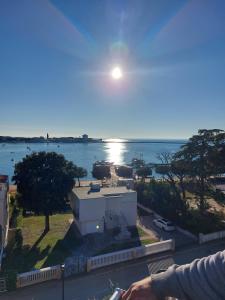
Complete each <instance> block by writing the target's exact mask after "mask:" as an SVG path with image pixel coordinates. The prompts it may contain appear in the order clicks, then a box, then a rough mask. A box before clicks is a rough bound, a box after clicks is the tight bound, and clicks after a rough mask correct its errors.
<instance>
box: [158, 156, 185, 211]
mask: <svg viewBox="0 0 225 300" xmlns="http://www.w3.org/2000/svg"><path fill="white" fill-rule="evenodd" d="M158 159H159V160H160V161H161V164H160V165H157V166H156V168H155V171H156V173H158V174H161V175H163V177H164V178H165V180H166V181H167V182H168V183H169V185H170V186H171V188H172V190H173V193H174V195H175V196H176V199H177V200H176V203H178V202H179V201H180V203H179V207H180V208H182V213H183V214H186V212H187V209H188V204H187V201H186V192H185V177H186V176H187V174H188V170H189V166H188V164H187V163H186V162H185V161H183V160H181V159H180V160H175V158H174V155H172V154H171V153H168V152H164V153H161V154H159V155H158ZM181 195H182V197H181Z"/></svg>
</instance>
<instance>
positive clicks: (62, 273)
mask: <svg viewBox="0 0 225 300" xmlns="http://www.w3.org/2000/svg"><path fill="white" fill-rule="evenodd" d="M60 268H61V279H62V300H64V271H65V265H64V264H63V265H60Z"/></svg>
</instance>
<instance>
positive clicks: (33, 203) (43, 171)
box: [13, 152, 77, 232]
mask: <svg viewBox="0 0 225 300" xmlns="http://www.w3.org/2000/svg"><path fill="white" fill-rule="evenodd" d="M76 171H77V167H76V166H75V165H74V164H73V163H72V162H70V161H67V160H66V159H65V158H64V156H63V155H61V154H57V153H55V152H38V153H36V152H34V153H32V154H31V155H27V156H26V157H25V158H24V159H23V160H22V161H21V162H19V163H17V164H16V166H15V171H14V176H13V181H14V182H15V184H16V185H17V190H18V192H19V199H18V204H19V206H20V207H22V208H23V209H24V210H30V211H33V212H34V213H35V214H43V215H44V216H45V232H47V231H49V229H50V227H49V216H50V215H52V214H53V213H54V212H58V211H62V210H64V208H65V201H66V199H67V197H68V194H69V192H71V190H72V188H73V187H74V183H75V182H74V178H75V176H76Z"/></svg>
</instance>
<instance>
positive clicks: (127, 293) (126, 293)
mask: <svg viewBox="0 0 225 300" xmlns="http://www.w3.org/2000/svg"><path fill="white" fill-rule="evenodd" d="M131 291H132V287H131V286H130V287H129V289H128V290H127V291H125V292H124V294H122V300H127V299H128V297H129V296H130V294H131Z"/></svg>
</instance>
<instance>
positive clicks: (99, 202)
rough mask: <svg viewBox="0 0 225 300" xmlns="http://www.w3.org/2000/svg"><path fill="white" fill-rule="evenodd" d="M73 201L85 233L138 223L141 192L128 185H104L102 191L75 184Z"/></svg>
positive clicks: (71, 196)
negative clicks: (138, 196) (138, 204)
mask: <svg viewBox="0 0 225 300" xmlns="http://www.w3.org/2000/svg"><path fill="white" fill-rule="evenodd" d="M70 203H71V207H72V210H73V212H74V219H75V222H76V224H77V226H78V228H79V229H80V232H81V234H82V235H85V234H88V233H94V232H103V231H104V230H105V229H112V228H114V227H118V226H125V225H126V226H135V225H136V219H137V193H136V192H135V191H133V190H128V189H127V188H126V187H114V188H101V190H100V191H99V192H90V188H87V187H82V188H75V189H74V190H73V191H72V193H71V195H70Z"/></svg>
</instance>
